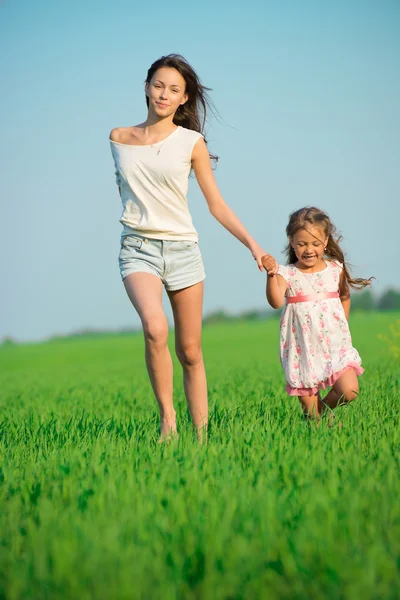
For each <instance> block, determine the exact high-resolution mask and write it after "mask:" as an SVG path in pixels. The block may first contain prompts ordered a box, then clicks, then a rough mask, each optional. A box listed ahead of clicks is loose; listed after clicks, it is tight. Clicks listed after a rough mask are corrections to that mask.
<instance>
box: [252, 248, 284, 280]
mask: <svg viewBox="0 0 400 600" xmlns="http://www.w3.org/2000/svg"><path fill="white" fill-rule="evenodd" d="M250 252H251V253H252V255H253V258H254V260H255V261H256V262H257V266H258V268H259V269H260V271H264V269H265V270H266V271H267V273H268V275H275V273H277V271H278V263H277V262H276V260H275V259H274V257H273V256H271V255H270V254H266V252H265V250H263V249H262V248H261V246H259V245H258V244H257V242H255V243H254V244H252V245H251V246H250ZM264 259H269V262H268V266H267V264H264Z"/></svg>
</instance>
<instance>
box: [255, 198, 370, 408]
mask: <svg viewBox="0 0 400 600" xmlns="http://www.w3.org/2000/svg"><path fill="white" fill-rule="evenodd" d="M286 233H287V236H288V239H289V243H288V245H287V247H286V252H287V258H288V265H287V266H283V265H279V267H278V268H277V267H276V262H275V259H274V258H273V257H272V256H270V255H267V256H265V257H263V259H262V263H263V265H264V267H265V269H266V271H267V299H268V302H269V304H270V305H271V306H272V307H273V308H279V307H280V306H282V304H283V303H284V301H285V302H286V305H285V308H284V310H283V313H282V316H281V334H280V356H281V362H282V366H283V369H284V371H285V376H286V382H287V386H286V390H287V392H288V394H289V395H290V396H298V398H299V400H300V402H301V404H302V407H303V411H304V413H305V415H307V416H314V417H320V415H321V414H322V413H323V411H324V410H325V409H326V408H327V407H329V408H331V409H332V408H335V407H336V406H338V404H341V403H346V402H351V401H352V400H354V399H355V398H356V397H357V395H358V380H357V377H358V376H359V375H361V374H362V373H363V371H364V369H363V368H362V367H361V359H360V356H359V354H358V352H357V350H356V349H355V348H354V347H353V346H352V342H351V336H350V331H349V326H348V322H347V321H348V318H349V312H350V293H349V288H350V286H351V287H354V288H357V289H361V288H364V287H365V286H367V285H370V284H371V279H353V278H352V277H351V276H350V273H349V271H348V268H347V266H346V263H345V259H344V255H343V251H342V250H341V248H340V246H339V242H340V239H341V238H337V237H335V236H336V229H335V226H334V225H333V223H332V222H331V221H330V219H329V217H328V215H327V214H325V213H324V212H323V211H322V210H320V209H318V208H314V207H310V208H309V207H307V208H301V209H300V210H297V211H296V212H294V213H293V214H291V215H290V219H289V224H288V226H287V227H286ZM331 386H332V387H331ZM328 387H331V390H330V391H329V393H328V394H327V396H326V397H325V398H324V400H322V399H321V397H320V392H319V390H320V389H326V388H328Z"/></svg>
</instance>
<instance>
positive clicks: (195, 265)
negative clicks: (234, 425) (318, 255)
mask: <svg viewBox="0 0 400 600" xmlns="http://www.w3.org/2000/svg"><path fill="white" fill-rule="evenodd" d="M145 96H146V104H147V117H146V120H145V121H144V122H143V123H140V124H139V125H135V126H133V127H120V128H117V129H113V130H112V131H111V134H110V143H111V152H112V155H113V158H114V163H115V168H116V178H117V184H118V186H119V192H120V196H121V200H122V204H123V212H122V217H121V219H120V221H121V223H122V225H123V226H124V228H123V232H122V238H121V251H120V256H119V263H120V270H121V277H122V279H123V282H124V285H125V289H126V291H127V294H128V296H129V298H130V300H131V302H132V304H133V306H134V308H135V309H136V311H137V312H138V314H139V317H140V319H141V321H142V325H143V331H144V337H145V348H146V364H147V369H148V373H149V377H150V381H151V384H152V386H153V390H154V394H155V396H156V399H157V401H158V404H159V408H160V416H161V437H162V438H165V437H168V436H170V435H174V434H175V433H176V421H175V410H174V406H173V401H172V360H171V356H170V353H169V350H168V346H167V339H168V324H167V319H166V316H165V314H164V310H163V307H162V287H163V285H164V287H165V289H166V290H167V293H168V296H169V300H170V302H171V306H172V311H173V315H174V323H175V347H176V353H177V356H178V359H179V361H180V363H181V365H182V367H183V381H184V389H185V394H186V398H187V402H188V406H189V410H190V413H191V416H192V419H193V422H194V425H195V427H196V428H197V431H198V433H199V438H200V439H201V436H202V429H203V428H204V427H206V426H207V419H208V407H207V385H206V375H205V370H204V363H203V356H202V350H201V326H202V301H203V280H204V278H205V273H204V267H203V261H202V258H201V254H200V249H199V246H198V234H197V231H196V229H195V228H194V226H193V223H192V219H191V216H190V213H189V209H188V204H187V198H186V194H187V189H188V176H189V173H190V170H191V169H192V168H193V171H194V173H195V175H196V178H197V181H198V183H199V185H200V188H201V190H202V192H203V194H204V196H205V199H206V201H207V203H208V207H209V209H210V212H211V214H212V215H213V217H215V218H216V219H217V220H218V221H219V222H220V223H221V224H222V225H223V226H224V227H225V228H226V229H227V230H228V231H229V232H230V233H232V234H233V235H234V236H235V237H236V238H237V239H238V240H240V241H241V242H242V243H243V244H244V245H245V246H247V248H248V249H249V250H250V252H251V254H252V255H253V258H254V259H255V260H256V261H257V264H258V267H259V269H260V270H263V266H262V264H261V258H262V256H263V255H265V251H263V250H262V249H261V247H260V246H259V245H258V244H257V242H256V241H255V240H254V239H253V238H252V237H251V235H250V234H249V233H248V232H247V231H246V229H245V228H244V226H243V225H242V223H241V222H240V221H239V219H238V218H237V216H236V215H235V214H234V213H233V211H232V210H231V209H230V208H229V206H227V204H226V203H225V201H224V200H223V198H222V196H221V193H220V192H219V190H218V187H217V184H216V182H215V179H214V175H213V171H212V167H211V162H210V154H209V152H208V149H207V145H206V140H205V138H204V124H205V118H206V109H207V106H208V100H207V88H205V87H204V86H203V85H202V84H201V83H200V80H199V78H198V76H197V74H196V72H195V71H194V69H193V68H192V67H191V66H190V65H189V64H188V63H187V62H186V60H185V59H184V58H183V57H182V56H180V55H177V54H171V55H168V56H163V57H162V58H160V59H159V60H157V61H156V62H154V63H153V64H152V65H151V67H150V69H149V70H148V73H147V77H146V83H145ZM211 158H213V159H215V158H216V157H213V156H212V157H211Z"/></svg>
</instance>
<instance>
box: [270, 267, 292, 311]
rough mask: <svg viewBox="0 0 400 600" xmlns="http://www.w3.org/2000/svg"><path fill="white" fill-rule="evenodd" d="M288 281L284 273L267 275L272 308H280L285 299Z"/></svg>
mask: <svg viewBox="0 0 400 600" xmlns="http://www.w3.org/2000/svg"><path fill="white" fill-rule="evenodd" d="M286 290H287V283H286V281H285V280H284V279H283V277H282V275H267V290H266V291H267V300H268V302H269V304H270V306H272V308H280V307H281V306H282V304H283V303H284V301H285V292H286Z"/></svg>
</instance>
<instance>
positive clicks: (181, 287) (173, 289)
mask: <svg viewBox="0 0 400 600" xmlns="http://www.w3.org/2000/svg"><path fill="white" fill-rule="evenodd" d="M205 278H206V276H205V275H202V276H201V277H199V278H197V279H195V280H194V281H190V283H183V284H182V283H180V284H178V285H167V284H164V285H165V289H166V290H167V292H177V291H179V290H184V289H185V288H188V287H192V286H193V285H196V284H197V283H201V282H202V281H204V280H205Z"/></svg>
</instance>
